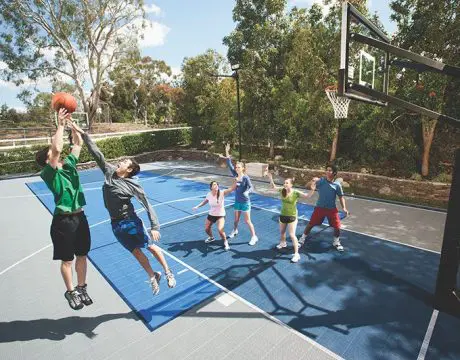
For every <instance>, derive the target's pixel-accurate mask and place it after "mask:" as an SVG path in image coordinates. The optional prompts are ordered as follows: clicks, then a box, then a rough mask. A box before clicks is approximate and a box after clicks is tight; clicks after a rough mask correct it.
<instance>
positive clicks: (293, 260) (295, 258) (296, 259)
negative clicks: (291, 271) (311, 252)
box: [291, 253, 300, 263]
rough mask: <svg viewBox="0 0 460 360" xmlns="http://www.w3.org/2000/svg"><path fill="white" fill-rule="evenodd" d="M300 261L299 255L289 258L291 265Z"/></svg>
mask: <svg viewBox="0 0 460 360" xmlns="http://www.w3.org/2000/svg"><path fill="white" fill-rule="evenodd" d="M299 260H300V254H299V253H295V254H294V255H293V256H292V258H291V262H292V263H296V262H298V261H299Z"/></svg>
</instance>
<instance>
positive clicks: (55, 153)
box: [49, 108, 69, 169]
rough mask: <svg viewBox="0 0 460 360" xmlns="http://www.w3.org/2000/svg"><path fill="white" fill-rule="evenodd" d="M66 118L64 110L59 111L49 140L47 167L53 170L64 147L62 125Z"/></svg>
mask: <svg viewBox="0 0 460 360" xmlns="http://www.w3.org/2000/svg"><path fill="white" fill-rule="evenodd" d="M68 117H69V115H68V114H67V111H66V110H65V109H63V108H61V109H59V112H58V123H57V130H56V133H55V134H54V136H53V137H52V138H51V155H50V157H49V165H50V166H51V167H52V168H53V169H56V167H57V165H58V163H59V159H60V157H61V152H62V148H63V147H64V125H65V122H66V120H67V118H68Z"/></svg>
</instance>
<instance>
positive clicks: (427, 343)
mask: <svg viewBox="0 0 460 360" xmlns="http://www.w3.org/2000/svg"><path fill="white" fill-rule="evenodd" d="M438 314H439V311H438V310H436V309H435V310H433V314H432V315H431V320H430V323H429V324H428V329H427V330H426V334H425V338H424V339H423V343H422V347H421V348H420V352H419V353H418V357H417V360H424V359H425V355H426V352H427V351H428V346H430V341H431V336H432V335H433V331H434V326H435V325H436V320H437V318H438Z"/></svg>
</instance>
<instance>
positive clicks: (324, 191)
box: [299, 165, 348, 251]
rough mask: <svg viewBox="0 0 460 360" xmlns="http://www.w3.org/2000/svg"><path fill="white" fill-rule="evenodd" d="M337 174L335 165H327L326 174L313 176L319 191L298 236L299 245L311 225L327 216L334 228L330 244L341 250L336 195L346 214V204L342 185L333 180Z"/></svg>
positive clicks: (302, 242) (317, 223) (304, 238)
mask: <svg viewBox="0 0 460 360" xmlns="http://www.w3.org/2000/svg"><path fill="white" fill-rule="evenodd" d="M336 176H337V166H336V165H327V167H326V176H325V177H322V178H316V177H315V178H313V180H312V181H313V182H314V183H315V184H316V189H317V190H318V193H319V198H318V201H317V202H316V207H315V209H314V210H313V214H312V216H311V219H310V222H309V223H308V225H307V226H306V227H305V230H304V232H303V234H302V236H301V237H300V238H299V245H300V246H302V245H303V244H304V242H305V240H306V238H307V236H308V234H309V233H310V231H311V229H312V228H313V226H316V225H321V224H322V223H323V220H324V218H325V217H326V218H327V221H328V222H329V225H330V226H332V227H333V228H334V241H333V242H332V245H333V246H334V247H335V248H336V249H337V250H338V251H343V246H342V244H341V243H340V226H341V224H340V217H339V211H338V210H337V207H336V205H335V198H336V196H338V197H339V201H340V205H341V206H342V209H343V211H344V212H345V214H346V215H348V210H347V206H346V204H345V198H344V196H343V190H342V186H341V185H340V183H339V182H338V181H335V178H336Z"/></svg>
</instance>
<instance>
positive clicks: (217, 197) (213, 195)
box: [193, 181, 236, 250]
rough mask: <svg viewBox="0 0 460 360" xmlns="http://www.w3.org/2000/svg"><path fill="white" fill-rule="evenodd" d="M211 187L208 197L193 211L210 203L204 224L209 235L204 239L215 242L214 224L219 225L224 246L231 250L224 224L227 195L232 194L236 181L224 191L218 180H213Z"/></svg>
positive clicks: (206, 241) (207, 241)
mask: <svg viewBox="0 0 460 360" xmlns="http://www.w3.org/2000/svg"><path fill="white" fill-rule="evenodd" d="M209 188H210V189H211V191H210V192H208V194H207V195H206V198H205V199H204V200H203V201H202V202H200V203H199V204H198V205H197V206H195V207H194V208H193V211H196V210H197V209H198V208H199V207H201V206H204V205H206V204H208V203H209V206H210V207H211V209H210V210H209V213H208V217H207V218H206V222H205V224H204V231H206V234H208V235H209V237H208V238H207V239H206V240H205V241H204V242H205V243H210V242H213V241H214V240H215V239H214V236H213V235H212V229H211V226H212V224H214V223H215V224H216V225H217V230H218V231H219V235H220V237H221V239H222V240H223V241H224V248H225V250H230V246H229V245H228V241H227V236H226V235H225V232H224V225H225V196H226V195H228V194H230V193H231V192H232V191H233V190H235V188H236V182H235V183H233V185H232V187H231V188H229V189H226V190H224V191H220V189H219V184H218V183H217V181H211V183H210V184H209Z"/></svg>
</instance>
